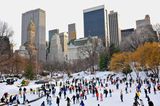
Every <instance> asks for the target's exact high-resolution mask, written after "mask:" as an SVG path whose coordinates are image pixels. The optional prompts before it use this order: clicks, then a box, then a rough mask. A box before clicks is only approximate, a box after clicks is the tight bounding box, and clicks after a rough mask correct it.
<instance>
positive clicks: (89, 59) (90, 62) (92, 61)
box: [80, 44, 98, 72]
mask: <svg viewBox="0 0 160 106" xmlns="http://www.w3.org/2000/svg"><path fill="white" fill-rule="evenodd" d="M80 53H81V54H82V56H84V58H85V60H86V65H87V67H88V69H90V71H92V72H95V66H96V65H97V64H98V51H97V45H93V44H89V45H85V46H83V47H80Z"/></svg>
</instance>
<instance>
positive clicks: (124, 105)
mask: <svg viewBox="0 0 160 106" xmlns="http://www.w3.org/2000/svg"><path fill="white" fill-rule="evenodd" d="M109 74H114V73H112V72H97V73H96V74H94V75H91V74H90V73H88V72H80V73H75V74H72V76H73V77H72V78H68V77H67V76H66V75H64V76H65V78H64V79H60V81H65V80H72V79H73V78H84V79H91V78H93V77H99V78H100V79H106V77H107V76H108V75H109ZM132 76H133V78H136V74H135V73H132ZM116 77H119V78H123V77H124V76H123V75H122V74H121V73H119V74H117V75H116V76H115V77H114V78H116ZM140 77H142V79H144V78H145V77H146V76H145V74H144V73H140ZM20 82H21V80H19V81H17V82H16V83H15V84H14V85H6V84H5V83H1V84H0V97H2V95H3V94H4V93H5V92H8V93H9V94H18V90H19V88H18V87H17V85H18V84H19V83H20ZM108 85H109V86H108V89H112V90H113V93H112V97H107V98H105V97H104V96H103V101H100V100H99V101H97V100H96V97H93V95H92V94H89V95H87V100H84V103H85V106H98V104H100V106H132V105H133V102H134V97H135V92H136V86H137V84H136V83H134V84H133V86H132V88H129V93H128V94H126V93H125V84H124V83H123V84H120V86H119V87H120V89H119V90H117V89H116V86H115V85H111V84H110V83H109V82H108ZM40 86H41V85H36V84H34V81H33V82H31V83H30V84H29V86H27V87H26V88H27V89H28V90H29V89H30V88H32V89H36V88H37V87H40ZM144 87H145V85H143V86H142V88H141V90H142V92H141V95H140V98H141V99H142V100H143V102H144V106H148V102H147V99H146V98H145V94H144ZM121 90H122V91H123V94H124V102H121V101H120V91H121ZM58 91H59V86H57V87H56V95H57V93H58ZM99 92H103V88H99ZM72 95H73V93H72V94H70V93H69V92H67V96H68V97H70V98H71V97H72ZM37 97H38V96H37V95H33V94H32V95H30V93H29V91H28V94H27V99H28V100H31V99H34V98H37ZM149 97H150V99H151V100H152V101H153V103H154V105H155V106H160V101H159V98H160V91H157V94H154V93H153V89H152V91H151V94H149ZM43 101H45V104H46V97H43V98H41V99H40V100H38V101H36V102H33V103H31V104H30V105H31V106H40V105H41V103H42V102H43ZM52 106H56V97H52ZM60 106H67V102H66V100H65V99H64V97H63V95H62V99H61V100H60ZM71 106H79V104H73V102H71Z"/></svg>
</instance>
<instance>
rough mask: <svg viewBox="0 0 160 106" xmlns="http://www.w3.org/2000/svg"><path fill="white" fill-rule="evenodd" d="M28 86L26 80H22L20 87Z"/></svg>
mask: <svg viewBox="0 0 160 106" xmlns="http://www.w3.org/2000/svg"><path fill="white" fill-rule="evenodd" d="M28 84H29V81H28V80H22V82H21V85H22V86H27V85H28Z"/></svg>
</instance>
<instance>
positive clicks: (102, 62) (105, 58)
mask: <svg viewBox="0 0 160 106" xmlns="http://www.w3.org/2000/svg"><path fill="white" fill-rule="evenodd" d="M108 64H109V55H108V53H101V54H100V57H99V68H100V70H102V71H104V70H106V69H107V68H108Z"/></svg>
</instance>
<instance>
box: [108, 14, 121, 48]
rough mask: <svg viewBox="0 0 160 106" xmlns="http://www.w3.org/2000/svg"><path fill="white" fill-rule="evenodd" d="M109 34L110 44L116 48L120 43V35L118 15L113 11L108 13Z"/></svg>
mask: <svg viewBox="0 0 160 106" xmlns="http://www.w3.org/2000/svg"><path fill="white" fill-rule="evenodd" d="M109 34H110V44H114V45H115V46H117V47H118V46H119V44H120V42H121V33H120V30H119V23H118V13H117V12H114V11H111V12H110V13H109Z"/></svg>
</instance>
